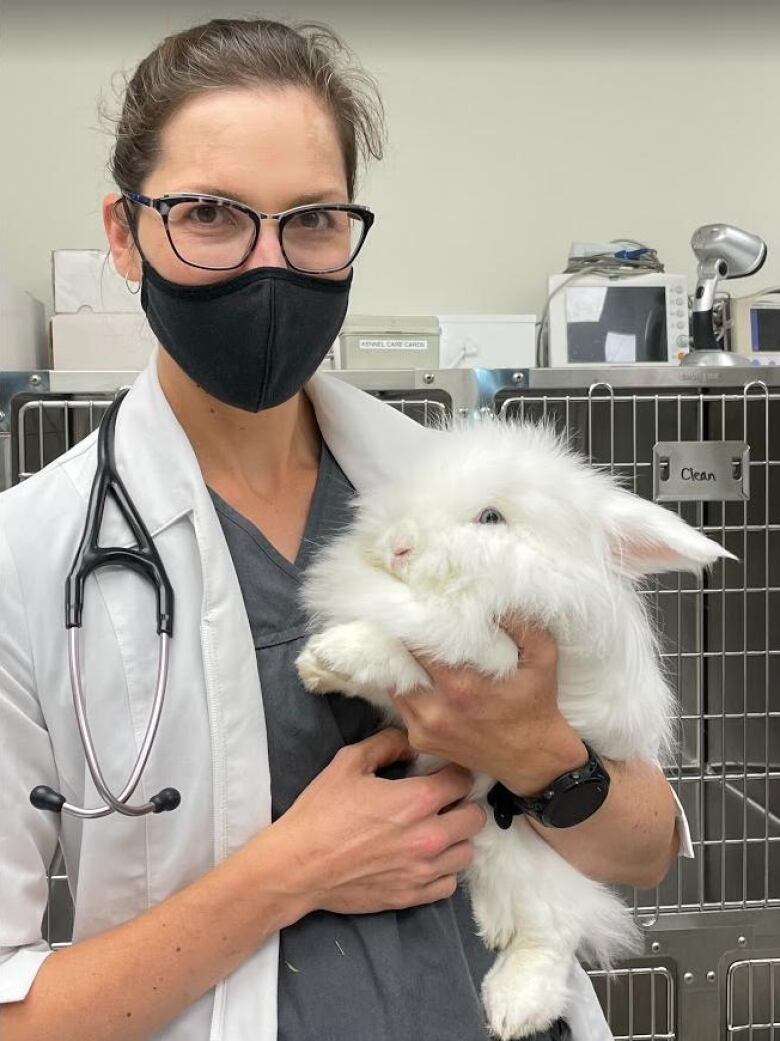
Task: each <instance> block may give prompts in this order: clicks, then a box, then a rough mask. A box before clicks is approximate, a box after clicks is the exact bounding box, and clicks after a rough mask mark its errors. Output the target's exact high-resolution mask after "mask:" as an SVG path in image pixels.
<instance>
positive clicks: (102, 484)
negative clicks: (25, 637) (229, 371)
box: [30, 390, 181, 819]
mask: <svg viewBox="0 0 780 1041" xmlns="http://www.w3.org/2000/svg"><path fill="white" fill-rule="evenodd" d="M126 393H127V391H126V390H123V391H120V392H119V393H118V394H117V396H116V397H115V399H114V400H113V401H112V402H111V404H110V405H109V407H108V409H106V412H105V415H104V416H103V419H102V420H101V423H100V430H99V431H98V445H97V467H96V470H95V477H94V480H93V482H92V490H91V492H90V496H89V505H88V508H87V517H86V520H85V523H84V530H83V533H82V536H81V541H80V542H79V546H78V549H77V551H76V556H75V558H74V561H73V564H72V566H71V570H70V572H69V574H68V578H67V581H66V584H65V628H66V629H67V631H68V669H69V674H70V686H71V692H72V695H73V709H74V712H75V714H76V724H77V726H78V731H79V737H80V738H81V743H82V745H83V747H84V755H85V758H86V761H87V766H88V768H89V772H90V774H91V776H92V780H93V782H94V785H95V788H96V789H97V792H98V794H99V795H100V796H102V798H103V799H104V800H105V801H104V804H103V805H102V806H96V807H86V806H76V805H74V804H73V803H69V802H67V801H66V800H65V797H64V796H63V795H61V794H60V793H59V792H55V791H54V789H53V788H50V787H49V786H48V785H39V786H38V787H37V788H34V789H33V790H32V792H31V793H30V801H31V802H32V804H33V806H35V807H36V808H37V809H41V810H48V811H50V812H53V813H63V812H64V813H69V814H71V815H73V816H75V817H80V818H86V819H93V818H95V817H105V816H107V815H108V814H109V813H115V812H116V813H122V814H124V815H125V816H128V817H141V816H144V815H145V814H147V813H161V812H163V811H165V810H173V809H176V807H177V806H178V805H179V803H180V801H181V796H180V795H179V792H178V791H177V790H176V789H175V788H163V789H162V790H161V791H159V792H157V794H156V795H153V796H152V797H151V799H150V800H149V801H148V802H145V803H139V804H131V803H130V802H129V801H128V800H129V799H130V798H131V796H132V795H133V792H134V791H135V789H136V788H137V787H138V784H139V782H140V780H141V776H142V775H143V772H144V770H145V769H146V766H147V764H148V762H149V757H150V755H151V751H152V745H153V744H154V739H155V736H156V734H157V728H158V726H159V723H160V716H161V715H162V709H163V703H164V701H165V691H166V689H167V684H168V665H169V660H170V641H171V639H172V637H173V587H172V586H171V583H170V581H169V579H168V576H167V574H166V571H165V567H164V566H163V562H162V560H161V559H160V556H159V554H158V552H157V549H156V547H155V545H154V542H153V541H152V537H151V535H150V534H149V532H148V530H147V528H146V525H145V524H144V522H143V519H142V518H141V516H140V514H139V513H138V510H137V509H136V507H135V505H134V503H133V501H132V499H131V498H130V495H129V494H128V492H127V489H126V488H125V486H124V484H123V483H122V480H121V478H120V477H119V474H118V473H117V470H116V465H115V459H114V429H115V426H116V415H117V412H118V410H119V406H120V404H121V402H122V400H123V398H124V396H125V394H126ZM109 495H110V496H111V497H112V498H113V500H114V502H115V503H116V506H117V508H118V509H119V512H120V514H121V515H122V518H123V519H124V521H125V522H126V523H127V525H128V526H129V528H130V530H131V531H132V533H133V535H134V537H135V539H136V542H137V548H136V549H126V548H123V547H119V546H100V545H99V536H100V527H101V524H102V520H103V510H104V507H105V503H106V498H107V496H109ZM106 566H113V567H119V566H125V567H127V568H129V569H130V570H132V571H135V572H136V573H137V574H139V575H140V576H141V577H143V578H145V579H146V580H147V581H149V582H150V583H151V584H152V585H153V586H154V589H155V594H156V597H157V632H158V634H159V636H160V650H159V655H158V663H157V679H156V682H155V690H154V700H153V702H152V710H151V713H150V715H149V721H148V723H147V725H146V732H145V734H144V738H143V741H142V742H141V748H140V750H139V752H138V755H137V756H136V760H135V763H134V764H133V768H132V770H131V771H130V776H129V778H128V779H127V783H126V784H125V786H124V787H123V788H122V790H121V792H120V793H119V795H114V793H113V792H112V791H111V789H110V788H109V786H108V783H107V781H106V779H105V777H104V776H103V772H102V770H101V769H100V763H99V762H98V757H97V752H96V750H95V744H94V741H93V739H92V732H91V730H90V727H89V719H88V718H87V709H86V702H85V698H84V689H83V686H82V682H81V655H80V642H79V630H80V629H81V621H82V612H83V607H84V589H85V583H86V579H87V577H88V576H89V574H90V572H92V571H96V570H97V569H98V568H100V567H106Z"/></svg>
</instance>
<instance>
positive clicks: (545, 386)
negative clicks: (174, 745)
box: [0, 368, 780, 1041]
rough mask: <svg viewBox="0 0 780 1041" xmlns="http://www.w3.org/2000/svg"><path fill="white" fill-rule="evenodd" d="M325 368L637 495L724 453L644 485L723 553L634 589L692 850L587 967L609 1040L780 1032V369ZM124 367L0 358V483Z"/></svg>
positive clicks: (419, 411) (63, 444) (56, 869)
mask: <svg viewBox="0 0 780 1041" xmlns="http://www.w3.org/2000/svg"><path fill="white" fill-rule="evenodd" d="M333 378H340V379H345V380H348V381H349V382H351V383H353V384H355V385H357V386H360V387H362V388H363V389H364V390H366V391H368V392H370V393H373V394H376V395H377V396H378V397H380V398H382V399H384V400H386V401H387V402H388V403H390V404H392V405H394V406H395V407H398V408H400V409H402V410H403V411H405V412H407V413H409V414H410V415H412V416H413V417H414V418H415V419H417V420H418V421H419V422H424V423H439V422H441V421H442V420H443V419H446V418H447V417H449V416H474V415H476V416H480V417H482V418H488V419H489V418H490V417H493V416H506V417H511V418H523V417H525V418H531V419H539V418H545V419H547V420H549V421H551V422H553V423H555V424H556V425H557V426H558V427H559V428H560V429H562V430H566V431H567V432H568V433H569V435H570V437H571V438H572V439H573V441H574V443H575V444H576V446H577V447H578V448H579V449H580V450H581V451H582V452H584V453H585V454H586V456H587V457H588V458H589V459H590V460H591V461H592V462H593V463H594V464H596V465H600V466H605V467H608V468H609V469H611V470H612V471H613V472H615V473H617V474H619V475H620V476H621V478H622V479H623V480H624V481H625V483H626V486H627V487H629V488H631V489H632V490H634V491H635V492H637V493H638V494H640V495H643V496H645V497H647V498H653V497H654V496H656V497H657V496H658V493H659V491H661V490H662V483H663V480H664V479H665V477H664V466H668V453H669V452H675V451H676V452H681V453H683V454H682V456H681V458H683V459H687V460H688V461H689V463H690V469H691V470H692V471H693V470H695V460H696V459H700V458H707V452H708V451H709V452H710V453H712V452H715V453H716V454H719V455H720V456H722V457H723V458H725V460H726V462H725V465H726V467H727V469H729V473H728V474H727V479H728V480H727V483H729V492H728V498H725V497H723V496H725V495H726V493H725V492H719V491H716V492H715V493H713V492H712V490H707V489H706V487H704V486H705V485H706V483H707V482H706V480H705V479H704V478H706V476H707V471H706V468H705V470H704V471H701V473H703V475H704V477H703V478H702V481H701V485H702V487H696V486H695V482H692V485H691V486H692V487H694V491H693V492H690V493H686V494H685V495H684V497H683V493H681V492H680V493H678V492H675V493H674V494H679V496H680V497H678V498H674V494H673V495H671V496H670V495H668V494H667V495H665V496H661V498H662V499H663V501H664V503H665V505H666V506H667V507H668V508H671V509H676V510H678V511H679V512H680V513H681V515H682V516H683V517H684V518H685V519H686V520H687V521H689V522H690V523H692V524H694V525H696V526H697V527H699V528H700V529H701V530H702V531H704V532H706V534H708V535H709V536H710V537H712V538H714V539H716V540H718V541H720V542H721V543H722V544H723V545H724V546H726V548H728V549H729V550H730V551H731V552H732V553H734V555H735V556H736V557H737V558H738V559H737V560H736V561H727V562H725V563H722V564H719V565H718V566H717V567H716V568H714V569H713V570H712V572H711V573H710V574H708V575H707V576H706V577H705V579H704V580H703V581H701V582H699V581H698V580H694V579H693V578H691V577H690V576H680V575H676V574H675V575H672V576H661V577H659V578H657V579H654V580H652V581H651V582H649V583H648V584H647V588H646V595H647V597H648V598H649V601H650V608H651V611H652V613H653V615H654V617H655V618H656V619H657V623H658V626H659V630H660V632H661V636H662V653H663V657H664V661H665V663H666V666H667V668H668V670H669V674H670V676H671V678H672V681H673V683H674V684H675V685H676V688H677V691H678V695H679V717H678V727H679V737H680V743H679V744H680V753H679V757H678V761H677V762H676V763H675V764H673V765H671V766H670V768H669V770H668V774H669V777H670V780H671V781H672V782H673V784H674V785H675V787H676V790H677V791H678V793H679V795H680V798H681V799H682V802H683V805H684V806H685V808H686V812H687V814H688V819H689V821H690V824H691V830H692V834H693V840H694V847H695V850H696V858H695V860H693V861H689V860H680V861H679V862H678V863H677V864H676V865H675V867H674V868H673V870H672V871H671V872H670V875H669V877H668V878H667V879H666V880H665V881H664V883H663V884H662V885H661V886H660V887H659V888H658V890H656V891H653V892H636V893H634V892H631V893H629V894H627V896H628V897H629V898H630V899H631V901H632V903H633V905H634V908H635V914H636V916H637V918H638V920H639V921H640V922H641V923H642V925H643V927H644V929H645V931H646V934H647V951H646V956H645V957H642V958H640V959H637V960H635V961H632V962H630V963H627V964H625V965H623V966H621V967H619V968H618V969H616V970H615V971H613V972H611V973H603V972H594V973H593V974H592V976H593V981H594V985H595V987H596V990H597V992H598V994H599V997H600V999H601V1001H602V1004H603V1006H604V1008H605V1010H606V1012H607V1017H608V1019H609V1022H610V1025H611V1027H612V1029H613V1031H614V1034H615V1037H616V1038H617V1039H620V1041H623V1039H625V1041H628V1039H631V1041H714V1039H724V1041H738V1039H741V1038H746V1039H751V1041H780V787H779V786H778V785H779V783H780V722H778V721H779V720H780V697H777V696H774V692H775V691H777V690H779V689H780V686H779V681H780V600H778V597H780V541H778V539H779V538H780V536H779V534H778V533H780V472H778V469H777V468H778V467H780V375H779V374H778V372H777V370H772V369H761V370H758V371H757V370H755V369H726V368H723V369H696V368H691V369H672V368H669V369H661V368H658V369H650V368H641V369H640V368H635V369H610V370H605V369H598V370H595V369H594V370H571V369H549V370H530V371H529V370H521V371H516V372H513V371H511V370H475V371H452V370H449V371H432V372H424V371H422V370H419V371H416V372H412V371H398V372H381V373H380V372H355V371H353V372H341V373H335V374H333ZM131 380H132V374H128V373H57V372H38V373H11V374H3V373H0V488H2V487H4V486H5V485H7V484H10V483H15V482H16V481H18V480H23V479H25V478H26V477H28V476H30V475H31V474H32V473H34V472H36V471H37V470H38V469H40V468H41V466H43V465H45V464H46V463H47V462H49V461H50V460H51V459H52V458H54V457H55V456H56V455H58V454H59V453H60V452H62V451H64V450H65V449H66V448H67V447H68V446H69V445H70V444H73V443H74V442H75V441H77V440H78V439H80V438H81V437H83V436H84V435H85V434H86V433H88V431H89V430H90V429H91V428H92V427H93V426H94V425H95V424H96V423H97V421H98V420H99V417H100V415H101V414H102V410H103V409H104V408H105V405H106V401H107V399H108V398H110V396H111V394H112V393H113V391H114V390H115V389H116V388H117V387H119V386H122V385H125V384H127V383H128V382H130V381H131ZM670 446H672V447H670ZM702 446H710V447H709V448H702ZM712 446H717V447H712ZM724 448H725V455H724ZM686 453H687V454H686ZM697 472H698V471H697ZM717 487H718V488H721V487H722V485H718V486H717ZM719 495H720V496H721V497H718V496H719ZM50 874H51V896H50V901H49V908H48V911H47V915H46V920H45V922H44V928H45V931H46V934H47V935H48V937H49V939H50V941H51V942H52V943H54V944H63V943H67V942H68V939H69V930H70V902H69V895H68V890H67V880H66V879H65V878H64V876H63V875H62V871H61V867H60V866H59V865H58V863H57V862H56V861H55V863H54V864H53V865H52V870H51V873H50ZM776 992H777V994H778V1000H777V1002H776V1001H775V993H776ZM776 1006H777V1007H776Z"/></svg>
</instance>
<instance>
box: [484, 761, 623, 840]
mask: <svg viewBox="0 0 780 1041" xmlns="http://www.w3.org/2000/svg"><path fill="white" fill-rule="evenodd" d="M582 743H583V744H584V745H585V747H586V748H587V750H588V761H587V763H585V764H584V765H583V766H578V767H576V769H574V770H569V771H568V772H567V773H565V774H561V776H560V777H556V779H555V780H554V781H553V782H552V783H551V784H549V785H548V786H547V788H545V790H544V791H543V792H542V793H541V794H540V795H531V796H522V795H516V794H515V793H514V792H510V790H509V789H508V788H506V787H504V785H503V784H501V782H500V781H496V783H495V784H494V785H493V787H492V788H491V789H490V791H489V792H488V793H487V801H488V803H489V805H490V806H492V808H493V816H494V817H495V820H496V824H497V825H498V826H499V828H504V829H506V828H509V827H511V825H512V819H513V817H516V816H517V815H518V814H519V813H527V814H528V815H529V817H533V818H534V819H535V820H538V821H539V822H540V823H541V824H543V825H544V826H545V827H546V828H571V827H573V826H574V825H575V824H582V822H583V821H585V820H587V819H588V817H591V816H593V814H594V813H595V812H596V810H597V809H599V807H600V806H601V805H602V803H603V802H604V800H605V799H606V797H607V793H608V792H609V774H608V773H607V771H606V768H605V766H604V764H603V763H602V761H601V760H600V759H599V757H598V756H597V755H596V753H595V752H594V751H593V749H592V748H591V747H590V745H589V744H587V743H586V742H585V741H583V742H582Z"/></svg>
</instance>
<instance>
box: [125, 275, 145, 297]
mask: <svg viewBox="0 0 780 1041" xmlns="http://www.w3.org/2000/svg"><path fill="white" fill-rule="evenodd" d="M125 285H126V286H127V291H128V293H132V294H133V296H138V294H139V293H140V292H141V282H140V280H139V281H138V282H136V283H135V289H132V288H131V287H130V275H129V274H127V275H125Z"/></svg>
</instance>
